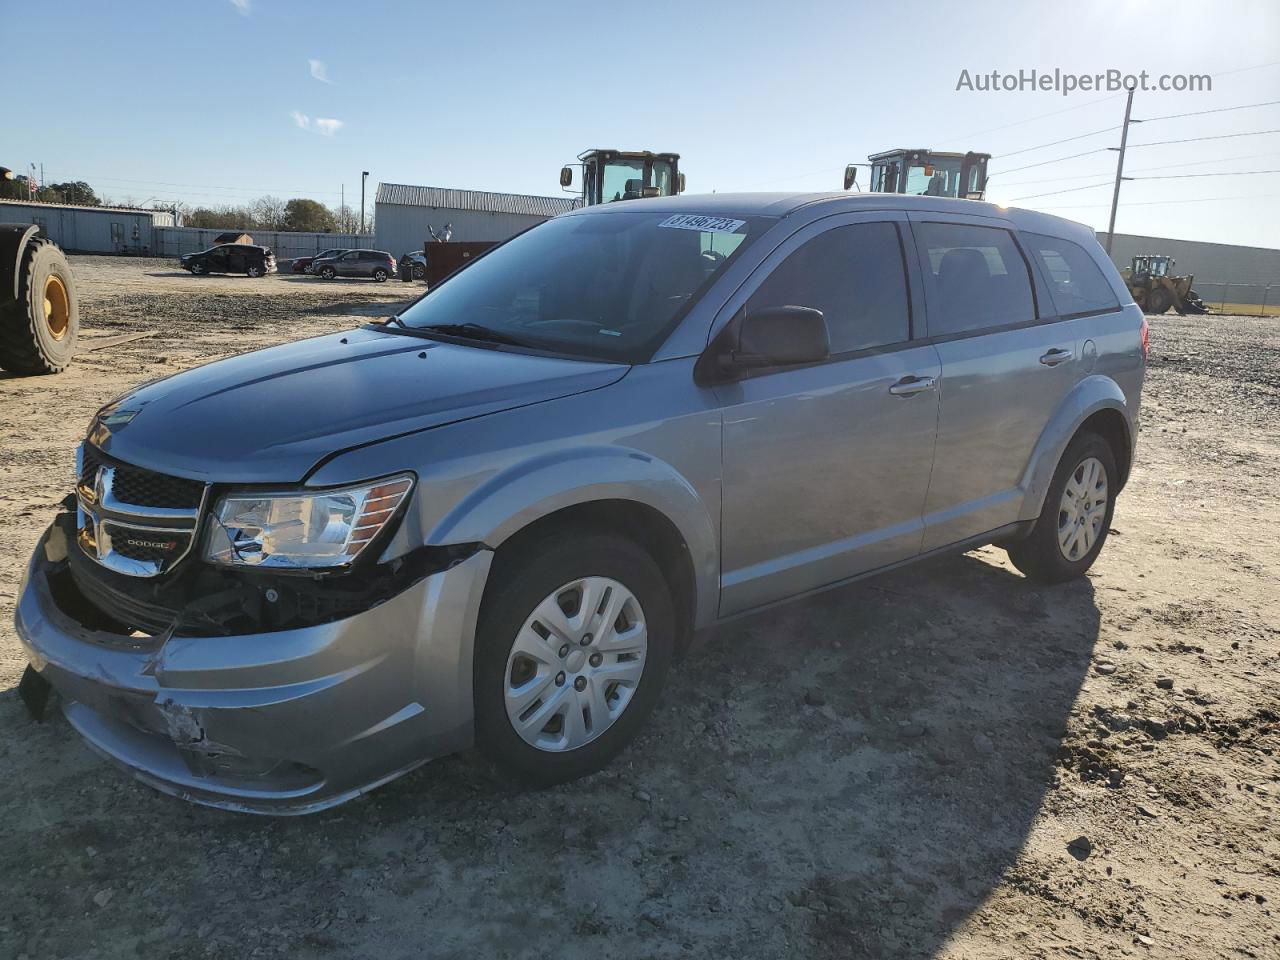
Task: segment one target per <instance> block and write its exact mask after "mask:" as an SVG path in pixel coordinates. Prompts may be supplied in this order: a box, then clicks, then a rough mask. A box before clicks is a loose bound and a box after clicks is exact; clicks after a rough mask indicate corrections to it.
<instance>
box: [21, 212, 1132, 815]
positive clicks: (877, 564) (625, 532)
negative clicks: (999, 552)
mask: <svg viewBox="0 0 1280 960" xmlns="http://www.w3.org/2000/svg"><path fill="white" fill-rule="evenodd" d="M1146 353H1147V331H1146V323H1145V320H1144V319H1143V316H1142V313H1141V311H1140V310H1139V309H1138V307H1137V306H1136V305H1135V304H1134V303H1133V301H1132V299H1131V298H1130V297H1129V295H1128V291H1127V290H1126V288H1125V284H1124V281H1123V280H1122V279H1121V278H1120V276H1119V274H1118V273H1117V272H1116V269H1115V267H1114V266H1112V264H1111V262H1110V260H1109V259H1108V258H1107V256H1106V255H1105V254H1104V253H1103V252H1102V250H1101V248H1100V247H1099V246H1098V243H1097V241H1096V240H1095V239H1094V236H1093V234H1092V233H1091V232H1090V231H1089V230H1088V229H1087V228H1086V227H1084V226H1082V225H1079V224H1075V223H1071V222H1069V221H1066V220H1061V219H1058V218H1056V217H1052V216H1047V215H1045V214H1041V213H1035V212H1030V211H1023V210H1013V209H1005V208H1002V207H998V206H994V205H992V204H985V203H981V202H978V201H972V200H954V199H946V198H937V197H928V196H892V197H890V196H886V195H876V194H863V195H855V196H848V195H845V196H838V197H832V196H830V195H819V196H811V195H800V196H779V195H777V194H769V195H751V194H739V195H733V194H721V195H716V196H682V197H671V198H666V197H664V198H657V199H644V200H636V201H634V202H631V203H626V204H606V205H598V206H591V207H587V208H585V209H580V210H575V211H573V212H571V213H567V214H563V215H561V216H559V217H556V218H554V219H552V220H548V221H547V222H545V223H543V224H540V225H538V226H536V227H534V228H533V229H531V230H529V231H526V232H525V233H522V234H520V235H518V236H517V237H515V238H513V239H511V240H510V241H508V242H507V243H505V244H503V245H502V246H500V247H497V248H495V249H493V250H491V251H489V252H488V253H486V254H484V255H483V256H480V257H477V258H476V259H475V260H473V261H472V262H471V263H470V264H468V265H467V266H465V267H463V268H462V269H460V270H458V271H457V272H456V273H454V274H453V275H451V276H450V277H449V278H448V279H447V280H445V281H444V282H443V283H440V284H439V285H437V286H436V287H435V288H434V289H432V290H430V291H428V292H427V293H426V294H425V295H424V296H423V297H421V298H419V299H418V300H417V301H416V302H415V303H414V304H412V305H411V306H409V307H408V308H406V309H405V310H404V311H403V312H401V313H400V314H399V315H398V316H397V317H394V318H392V320H390V321H388V322H386V323H385V324H384V323H376V324H370V325H367V326H364V327H361V328H359V329H356V330H352V331H349V332H346V333H335V334H331V335H328V336H323V337H317V338H315V339H311V340H306V341H304V342H302V343H297V344H289V345H284V346H278V347H273V348H271V349H269V350H263V351H259V352H255V353H249V354H245V355H243V356H240V357H235V358H231V359H227V360H222V361H219V362H217V363H213V364H209V365H207V366H203V367H199V368H197V369H194V370H189V371H186V372H184V373H179V374H177V375H176V376H172V377H169V378H166V379H164V380H159V381H156V382H153V383H150V384H148V385H144V386H142V387H140V388H138V389H137V390H135V391H134V392H133V393H131V394H128V395H126V396H123V397H121V398H119V399H117V400H114V401H112V402H111V403H109V404H107V405H106V406H105V407H103V408H102V409H101V410H100V411H99V412H98V414H97V415H96V416H95V417H94V419H93V422H92V423H91V424H90V426H89V430H88V434H87V436H86V439H85V441H84V443H83V444H82V445H81V447H80V448H79V451H78V454H77V463H76V470H77V475H78V477H79V480H78V481H77V483H76V487H75V499H74V507H73V508H71V507H69V508H68V509H66V510H65V511H64V512H63V513H61V514H60V515H59V516H58V517H57V519H56V521H55V522H54V524H53V526H52V527H50V529H49V530H48V531H47V532H46V533H45V534H44V535H43V536H42V537H41V539H40V542H39V544H38V546H37V548H36V551H35V554H34V556H33V557H32V559H31V562H30V566H29V568H28V571H27V574H26V578H25V580H24V585H23V587H22V588H21V592H20V593H21V595H20V597H19V600H18V605H17V616H16V623H17V632H18V635H19V637H20V639H21V642H22V644H23V646H24V648H25V650H26V653H27V655H28V657H29V658H30V662H31V667H30V668H29V669H28V671H27V673H26V674H25V675H24V679H23V683H22V688H23V691H24V693H23V696H24V699H25V700H26V701H27V702H28V704H29V706H31V708H32V709H33V710H35V711H36V712H39V710H40V709H41V704H42V702H43V696H44V695H45V694H47V692H48V684H52V686H53V687H55V688H56V689H57V690H58V691H59V692H60V693H61V695H62V703H63V709H64V711H65V712H66V715H67V717H68V718H69V720H70V721H71V724H72V725H73V726H74V727H75V728H76V730H78V731H79V732H80V734H81V735H83V736H84V737H85V738H86V739H87V740H88V741H89V742H90V743H91V744H93V745H94V746H95V747H96V748H97V749H98V750H100V751H101V752H103V753H105V754H107V755H108V756H111V757H113V758H115V759H116V760H118V761H120V762H121V763H122V764H124V765H125V766H126V767H129V768H131V769H132V770H133V771H134V772H135V774H136V775H137V777H138V778H139V779H141V780H143V781H144V782H146V783H148V784H150V785H152V786H154V787H157V788H159V789H161V790H164V791H167V792H169V793H172V794H174V795H177V796H180V797H184V798H187V799H193V800H197V801H199V802H202V803H208V804H212V805H215V806H221V807H226V808H230V809H234V810H256V811H263V812H283V811H287V812H305V811H312V810H318V809H321V808H324V807H327V806H331V805H333V804H336V803H339V802H341V801H343V800H346V799H349V798H351V797H354V796H357V795H358V794H360V793H363V792H365V791H366V790H368V789H371V788H372V787H374V786H376V785H378V784H381V783H384V782H386V781H387V780H390V779H392V778H393V777H395V776H397V775H398V774H400V773H403V772H405V771H406V770H410V769H412V768H414V767H415V766H417V765H418V764H420V763H422V762H424V761H426V760H428V759H430V758H432V757H438V756H441V755H443V754H446V753H450V752H453V751H457V750H460V749H463V748H466V747H468V746H470V745H471V744H473V743H475V744H478V745H479V747H480V748H481V749H482V750H483V751H484V752H485V753H486V754H487V755H488V756H490V757H492V758H493V760H494V762H496V763H497V764H498V765H500V766H501V767H502V768H503V769H505V770H507V771H509V772H510V773H512V774H514V775H515V776H517V777H520V778H522V779H524V780H526V781H530V782H536V783H553V782H559V781H564V780H569V779H572V778H574V777H578V776H581V775H583V774H586V773H588V772H590V771H593V770H597V769H599V768H600V767H601V766H602V765H604V764H605V763H606V762H607V761H608V760H609V759H610V758H612V757H614V756H615V755H617V754H618V752H619V751H621V750H622V749H623V747H624V746H625V745H626V744H627V743H628V742H629V741H630V740H631V739H632V738H633V737H634V736H635V734H636V733H637V731H638V730H639V729H640V728H641V726H642V725H643V724H644V723H645V721H646V719H647V717H648V715H649V714H650V713H651V712H652V711H653V710H654V707H655V704H656V703H657V701H658V697H659V693H660V691H661V689H662V686H663V682H664V678H665V676H666V673H667V670H668V667H669V665H670V663H671V659H672V654H673V652H675V651H676V650H677V649H678V648H680V647H681V646H682V645H684V644H686V643H687V642H688V639H689V637H690V635H691V634H692V632H693V631H695V630H698V629H701V628H708V627H712V626H714V625H716V624H717V623H719V622H721V621H723V620H725V619H726V618H729V617H735V616H738V615H741V614H744V613H747V612H750V611H754V610H759V609H761V608H764V607H767V606H769V605H771V604H775V603H778V602H781V601H784V600H787V599H789V598H794V597H798V596H803V595H806V594H808V593H810V592H812V591H815V590H820V589H824V588H828V587H832V586H836V585H839V584H845V583H849V582H850V581H852V580H856V579H858V578H861V577H866V576H869V575H871V574H874V573H876V572H878V571H882V570H886V569H890V568H896V567H899V566H901V565H902V564H905V563H908V562H911V561H915V560H920V559H922V558H925V557H931V556H934V555H937V554H939V553H944V552H958V551H964V550H968V549H970V548H972V547H975V546H977V545H980V544H989V543H995V544H998V545H1000V546H1002V547H1004V548H1005V549H1006V550H1007V551H1008V554H1009V557H1010V559H1011V560H1012V562H1013V564H1014V565H1015V566H1016V567H1017V568H1018V569H1019V570H1021V571H1022V572H1023V573H1025V574H1026V575H1027V576H1028V577H1030V578H1032V579H1035V580H1039V581H1046V582H1055V581H1062V580H1068V579H1071V578H1076V577H1080V576H1082V575H1083V574H1084V572H1085V571H1086V570H1088V569H1089V567H1090V565H1091V564H1092V563H1093V562H1094V560H1095V558H1096V557H1097V556H1098V553H1099V551H1100V550H1101V549H1102V547H1103V544H1104V543H1105V542H1106V539H1107V532H1108V528H1109V527H1110V524H1111V519H1112V511H1113V510H1114V508H1115V504H1116V497H1117V495H1118V494H1119V493H1120V492H1121V490H1122V489H1123V488H1124V485H1125V481H1126V480H1127V478H1128V476H1129V472H1130V465H1131V463H1132V460H1133V454H1134V444H1135V437H1136V434H1137V423H1138V408H1139V397H1140V392H1141V388H1142V382H1143V376H1144V371H1145V365H1146ZM69 499H70V498H69ZM922 575H923V574H922ZM1010 642H1011V643H1016V642H1022V639H1021V638H1014V637H1011V638H1010ZM745 669H747V670H751V669H752V667H751V665H750V664H747V665H746V667H745ZM811 679H812V678H811ZM46 681H47V683H46ZM660 746H661V743H660V741H654V742H653V744H652V746H651V749H660ZM709 749H710V748H709Z"/></svg>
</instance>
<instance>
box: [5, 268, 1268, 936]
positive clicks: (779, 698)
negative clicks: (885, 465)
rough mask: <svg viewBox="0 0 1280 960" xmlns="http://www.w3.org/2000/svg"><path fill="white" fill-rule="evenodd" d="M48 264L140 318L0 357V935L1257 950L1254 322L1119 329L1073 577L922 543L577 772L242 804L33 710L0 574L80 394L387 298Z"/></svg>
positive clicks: (94, 310)
mask: <svg viewBox="0 0 1280 960" xmlns="http://www.w3.org/2000/svg"><path fill="white" fill-rule="evenodd" d="M73 265H74V267H75V270H76V273H77V276H78V277H79V279H80V281H81V289H82V291H83V314H84V324H85V330H86V333H88V334H93V335H109V334H118V333H127V332H133V331H142V330H154V331H156V335H155V336H153V337H151V338H149V339H145V340H139V341H135V342H132V343H128V344H124V345H120V346H117V347H113V348H106V349H103V350H101V351H98V352H91V353H86V354H84V355H83V356H82V357H80V358H79V359H78V360H77V361H76V363H75V365H74V366H73V367H72V369H71V370H70V371H68V372H67V373H65V374H63V375H60V376H57V377H47V378H38V379H14V378H5V377H4V376H3V375H2V374H0V957H23V956H26V957H29V958H32V960H35V958H41V960H43V958H72V957H76V958H88V957H98V958H114V957H134V956H145V957H172V958H190V957H220V958H221V957H225V958H244V957H302V958H309V957H367V958H374V957H377V958H394V960H399V958H419V957H440V958H445V957H458V958H463V957H467V958H471V957H478V956H483V957H525V956H530V957H557V958H558V957H568V958H576V957H583V958H586V957H598V956H605V957H735V958H738V957H753V958H754V957H760V958H766V957H768V958H776V957H784V956H803V957H818V958H844V957H848V958H879V957H903V958H907V957H912V958H914V957H947V958H995V957H1009V958H1032V957H1122V956H1134V957H1146V956H1151V957H1169V958H1187V957H1231V958H1274V957H1280V916H1278V914H1277V908H1278V907H1280V836H1278V826H1280V817H1277V811H1278V810H1280V755H1278V754H1277V751H1278V750H1280V660H1278V658H1277V654H1278V652H1280V629H1278V625H1280V591H1278V590H1277V588H1276V583H1277V577H1280V533H1278V530H1280V528H1278V527H1277V525H1276V524H1275V523H1273V522H1267V521H1266V520H1264V519H1263V518H1266V517H1271V516H1273V515H1274V514H1275V512H1276V510H1277V506H1278V503H1277V500H1278V497H1280V494H1278V492H1277V487H1276V479H1277V476H1278V475H1280V473H1278V470H1277V468H1278V467H1280V412H1278V401H1280V332H1278V331H1280V328H1278V327H1277V324H1276V321H1275V320H1274V319H1270V320H1266V319H1246V318H1237V317H1226V316H1211V317H1188V318H1185V319H1184V318H1179V317H1177V316H1166V317H1160V318H1154V319H1153V320H1152V333H1151V341H1152V366H1151V370H1150V374H1149V378H1148V381H1147V389H1146V394H1145V405H1144V411H1143V425H1142V426H1143V432H1142V436H1141V440H1140V443H1139V451H1138V459H1137V464H1136V467H1135V470H1134V474H1133V478H1132V481H1131V482H1130V484H1129V486H1128V488H1127V489H1126V490H1125V492H1124V493H1123V495H1122V496H1121V498H1120V501H1119V505H1118V507H1117V510H1116V515H1115V521H1114V528H1113V530H1112V535H1111V539H1110V541H1109V542H1108V544H1107V548H1106V550H1105V551H1104V552H1103V554H1102V557H1101V559H1100V561H1099V562H1098V563H1097V565H1096V566H1095V567H1094V569H1093V571H1092V572H1091V574H1090V576H1089V577H1088V579H1086V580H1084V581H1081V582H1078V583H1073V584H1069V585H1066V586H1061V587H1054V588H1038V587H1033V586H1030V585H1028V583H1027V582H1026V581H1025V580H1024V579H1023V578H1022V577H1021V576H1019V575H1018V574H1016V573H1015V572H1014V571H1013V569H1012V568H1011V567H1010V566H1009V564H1008V563H1007V561H1006V560H1005V557H1004V554H1003V552H1002V551H999V550H996V549H993V548H987V549H983V550H978V551H974V552H972V553H969V554H966V555H964V556H957V557H953V558H949V559H944V560H938V561H934V562H931V563H929V564H927V565H924V566H921V567H918V568H915V569H911V570H906V571H901V572H897V573H893V574H891V575H887V576H884V577H881V578H878V579H874V580H871V581H867V582H865V583H862V584H859V585H855V586H852V587H848V588H844V589H840V590H837V591H833V592H830V593H827V594H825V595H823V596H820V597H819V598H817V599H813V600H809V601H806V602H803V603H797V604H792V605H790V606H788V607H784V608H781V609H778V610H775V611H773V612H771V613H767V614H763V615H760V616H757V617H754V618H752V619H748V620H744V621H741V622H738V623H736V624H735V625H733V626H732V627H727V628H725V629H722V630H720V631H719V632H717V633H715V634H713V635H709V636H706V637H703V638H700V639H699V641H698V642H697V643H696V644H695V646H694V648H693V650H692V651H691V652H690V654H689V655H688V656H687V657H686V658H685V659H684V660H683V661H682V662H681V663H679V664H678V665H677V668H676V669H675V670H674V671H673V674H672V678H671V682H670V685H669V688H668V690H667V692H666V694H665V695H664V697H663V700H662V702H661V703H660V705H659V708H658V710H657V712H656V713H655V715H654V717H653V719H652V721H651V722H650V725H649V728H648V732H647V733H645V734H643V735H642V736H641V737H640V739H639V740H638V741H637V742H636V743H635V744H634V745H633V746H632V747H631V748H630V749H629V750H628V751H627V752H626V754H625V755H624V756H623V757H622V758H621V759H620V761H619V762H617V763H615V764H614V765H613V766H612V767H611V768H610V769H608V770H606V771H604V772H602V773H600V774H597V775H595V776H593V777H591V778H589V779H587V780H585V781H581V782H578V783H576V784H572V785H568V786H564V787H558V788H555V789H552V790H547V791H542V792H519V791H515V790H513V789H511V788H509V787H507V786H505V785H504V784H503V783H502V782H501V781H499V780H498V779H496V777H495V776H494V775H493V773H492V772H491V771H490V769H489V768H488V767H487V766H486V765H485V764H484V763H483V762H482V761H481V760H479V759H478V758H477V757H475V756H474V755H463V756H459V757H453V758H448V759H445V760H441V761H438V762H435V763H432V764H428V765H427V766H426V767H424V768H422V769H421V770H419V771H418V772H416V773H414V774H412V775H410V776H407V777H404V778H402V779H400V780H399V781H396V782H395V783H393V784H391V785H389V786H387V787H385V788H383V789H381V790H378V791H376V792H375V793H373V794H371V795H370V796H368V797H366V798H363V799H360V800H357V801H355V802H353V803H350V804H348V805H346V806H344V807H340V808H338V809H337V810H334V811H330V812H328V813H324V814H320V815H316V816H313V817H306V818H298V819H265V818H256V817H248V816H238V815H232V814H224V813H220V812H216V811H211V810H206V809H203V808H199V807H195V806H191V805H188V804H185V803H182V802H180V801H177V800H173V799H170V798H167V797H164V796H162V795H160V794H158V793H155V792H153V791H151V790H149V789H148V788H146V787H144V786H141V785H138V784H136V783H134V782H133V781H131V780H129V779H128V778H126V777H125V776H123V775H122V774H120V773H119V772H118V771H117V770H116V769H115V768H113V767H110V766H108V765H107V764H106V763H104V762H103V761H101V760H99V759H97V758H96V757H95V756H94V755H92V754H91V753H90V752H89V751H88V749H87V748H85V747H84V746H82V745H81V744H80V742H79V741H78V738H77V737H76V735H75V734H74V733H73V732H72V731H71V730H70V728H69V727H68V726H67V724H66V723H65V721H62V720H61V719H58V720H56V721H54V722H52V723H49V724H46V725H44V726H37V725H34V724H32V723H31V722H29V720H28V719H27V717H26V714H25V713H24V710H23V708H22V705H21V703H20V702H19V700H18V697H17V694H16V691H15V689H14V688H15V687H16V684H17V680H18V676H19V674H20V672H21V669H22V667H23V665H24V664H23V660H22V656H21V654H20V652H19V647H18V643H17V640H16V638H15V637H14V634H13V629H12V613H13V605H14V599H15V593H16V591H17V585H18V579H19V577H20V574H21V570H20V568H21V566H22V565H24V564H25V563H26V560H27V556H28V553H29V550H30V548H31V545H32V544H33V543H34V541H35V539H36V538H37V536H38V535H39V533H40V531H41V530H42V529H43V527H44V526H45V525H46V523H47V522H48V520H49V518H50V516H51V515H52V513H53V508H54V505H55V503H56V502H57V501H58V500H60V499H61V498H62V497H63V496H65V494H66V493H67V491H68V490H69V487H70V483H71V473H72V468H71V458H72V450H73V448H74V445H75V444H76V442H77V441H78V440H79V439H80V437H81V435H82V433H83V431H84V429H85V426H86V424H87V422H88V420H89V417H90V416H91V415H92V413H93V412H94V410H95V409H96V408H97V407H98V406H99V405H100V404H102V403H103V402H105V401H106V400H108V399H110V398H111V397H113V396H115V395H116V394H118V393H120V392H122V391H124V390H126V389H127V388H129V387H131V386H133V385H135V384H137V383H139V382H141V381H144V380H148V379H151V378H153V377H157V376H161V375H164V374H168V373H172V372H174V371H176V370H179V369H182V368H184V367H189V366H191V365H193V364H196V363H202V362H206V361H208V360H212V359H215V358H216V357H219V356H224V355H227V354H230V353H234V352H239V351H242V350H247V349H250V348H253V347H258V346H264V345H267V344H272V343H277V342H280V341H286V340H292V339H296V338H299V337H303V336H308V335H311V334H317V333H322V332H327V331H332V330H335V329H340V328H345V327H349V326H352V325H354V324H355V323H357V322H360V321H361V318H360V317H359V316H356V317H353V316H352V315H351V314H352V313H357V312H361V311H363V312H364V313H366V314H377V313H385V312H389V309H390V307H388V306H387V304H389V303H392V302H393V301H396V300H397V299H403V298H404V297H405V295H406V291H407V290H408V289H409V288H407V287H405V286H403V285H401V284H398V283H389V284H385V285H376V284H372V283H361V282H350V281H348V282H340V283H328V284H326V283H322V282H319V281H315V280H310V279H295V278H291V277H287V276H277V277H268V278H264V279H262V280H248V279H245V278H219V277H212V278H201V279H195V278H192V277H188V276H186V275H185V274H181V273H177V272H176V271H174V269H173V267H172V265H171V264H169V263H164V262H161V261H143V260H131V261H119V260H111V259H105V258H92V257H83V258H75V259H74V261H73ZM1079 838H1086V839H1084V840H1080V839H1079Z"/></svg>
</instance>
